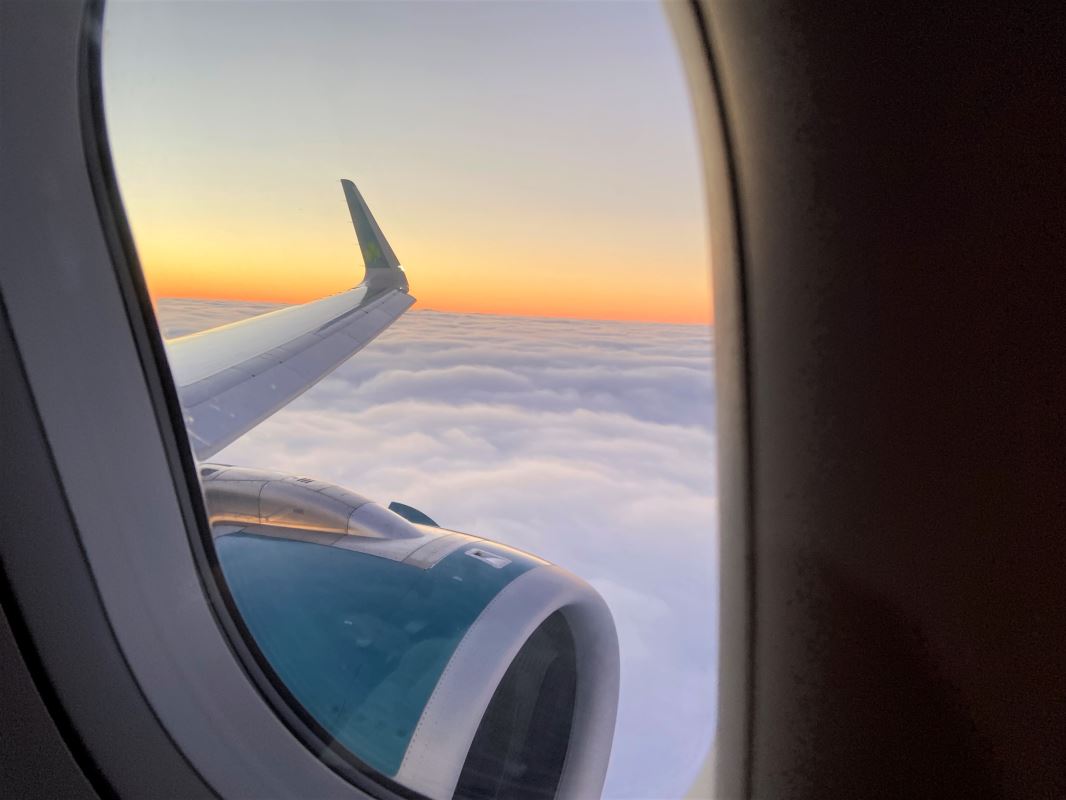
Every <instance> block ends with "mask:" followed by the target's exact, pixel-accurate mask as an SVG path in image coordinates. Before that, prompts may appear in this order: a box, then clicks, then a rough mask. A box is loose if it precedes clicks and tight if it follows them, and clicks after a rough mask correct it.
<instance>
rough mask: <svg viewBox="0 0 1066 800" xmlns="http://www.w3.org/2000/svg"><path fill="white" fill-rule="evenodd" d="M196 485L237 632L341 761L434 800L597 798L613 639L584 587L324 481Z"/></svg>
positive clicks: (230, 480)
mask: <svg viewBox="0 0 1066 800" xmlns="http://www.w3.org/2000/svg"><path fill="white" fill-rule="evenodd" d="M201 477H202V481H203V487H204V492H205V496H206V498H207V505H208V510H209V513H210V516H211V521H212V530H213V532H214V535H215V550H216V553H217V556H218V559H219V562H220V564H221V566H222V570H223V572H224V574H225V578H226V582H227V584H228V586H229V590H230V592H231V593H232V595H233V598H234V601H235V602H236V604H237V607H238V608H239V610H240V612H241V615H242V617H243V619H244V622H245V624H246V625H247V627H248V629H249V630H250V632H251V633H252V635H253V637H254V638H255V640H256V643H257V644H258V646H259V648H260V650H261V651H262V652H263V655H264V656H265V657H266V659H267V661H269V663H270V665H271V667H272V668H273V670H274V672H275V673H276V674H277V676H278V677H279V678H280V679H281V681H282V682H283V683H284V684H285V686H286V687H287V689H288V690H289V692H291V694H292V695H293V697H295V699H296V700H297V701H299V703H300V704H301V705H302V706H303V708H304V709H305V710H306V711H307V712H308V713H309V714H310V715H311V717H312V718H313V719H314V720H315V721H316V722H317V724H318V725H319V726H320V727H321V728H322V729H323V730H324V731H325V732H326V733H327V734H328V735H329V736H330V737H332V738H333V739H335V740H336V741H337V742H338V743H340V744H342V745H343V746H344V747H345V748H346V749H347V750H349V751H350V752H351V753H352V754H353V755H354V756H356V758H358V759H359V760H360V761H362V762H363V763H365V764H367V765H369V766H370V767H372V768H373V769H375V770H377V771H378V772H380V773H382V774H384V775H387V776H389V777H390V778H393V779H394V780H396V781H398V782H399V783H401V784H403V785H404V786H407V787H409V788H411V789H414V790H416V791H418V792H420V793H422V794H424V795H427V796H429V797H432V798H442V799H443V798H450V797H453V796H455V797H475V796H476V797H501V798H502V797H537V798H541V797H573V798H590V797H597V796H599V794H600V792H601V791H602V787H603V780H604V776H605V774H606V770H607V763H608V759H609V756H610V750H611V741H612V738H613V734H614V723H615V714H616V709H617V702H618V640H617V636H616V634H615V628H614V622H613V620H612V618H611V614H610V611H609V610H608V608H607V606H606V604H605V603H604V601H603V599H602V598H601V597H600V596H599V594H597V592H596V591H595V590H594V589H593V588H592V587H591V586H589V585H588V584H587V583H585V581H583V580H581V579H580V578H578V577H576V576H574V575H572V574H570V573H569V572H567V571H566V570H563V569H561V568H560V567H557V566H555V565H553V564H550V563H548V562H546V561H544V560H542V559H539V558H537V557H535V556H532V555H529V554H528V553H524V552H521V551H519V550H516V549H513V548H510V547H506V546H504V545H500V544H497V543H495V542H490V541H487V540H485V539H480V538H478V537H475V536H470V535H468V534H465V533H458V532H455V531H450V530H446V529H442V528H438V527H435V526H433V525H422V524H416V523H413V522H411V521H409V519H405V518H404V517H401V516H400V515H398V514H396V513H394V512H392V511H390V510H388V509H385V508H383V507H382V506H379V505H377V504H376V503H373V502H371V501H369V500H367V499H366V498H363V497H361V496H360V495H357V494H355V493H354V492H349V491H348V490H345V489H341V488H339V487H336V486H332V485H330V484H327V483H324V482H322V481H316V480H313V479H310V478H301V477H296V476H291V475H284V474H282V473H273V472H267V471H261V470H250V469H244V468H238V467H226V466H221V465H213V464H205V465H203V466H202V467H201ZM408 516H410V515H408Z"/></svg>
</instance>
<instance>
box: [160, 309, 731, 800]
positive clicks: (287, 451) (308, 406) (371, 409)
mask: <svg viewBox="0 0 1066 800" xmlns="http://www.w3.org/2000/svg"><path fill="white" fill-rule="evenodd" d="M268 308H270V306H268V305H267V304H261V303H256V304H249V303H230V302H223V301H192V300H162V301H160V303H159V309H158V310H159V315H160V319H161V323H162V326H163V330H164V334H165V335H167V336H176V335H181V334H183V333H189V332H192V331H194V330H200V329H203V328H206V327H211V326H212V325H217V324H221V323H223V322H229V321H233V320H235V319H239V318H242V317H245V316H248V315H250V314H256V313H262V311H264V310H267V309H268ZM711 373H712V362H711V341H710V334H709V332H708V331H707V329H705V328H702V327H695V326H678V325H653V324H647V323H617V322H593V321H577V320H556V319H530V318H516V317H495V316H484V315H460V314H444V313H437V312H432V311H415V312H411V313H409V314H407V315H406V316H404V317H402V318H401V319H400V320H399V321H398V322H397V323H396V324H395V325H394V326H393V327H392V328H390V329H389V330H388V331H386V332H385V333H384V334H383V335H382V336H381V337H380V338H379V339H377V340H376V341H375V342H373V343H372V344H371V345H370V346H369V347H368V348H367V349H366V350H364V351H363V352H362V353H360V354H359V355H358V356H356V357H355V358H354V359H352V360H351V361H349V362H348V363H347V364H345V365H343V366H342V367H341V368H339V369H338V370H337V371H336V372H335V373H334V374H333V375H331V376H330V377H329V378H327V379H326V380H324V381H322V383H320V384H319V385H318V386H316V387H315V388H313V389H312V390H311V391H309V392H308V393H307V394H305V395H303V396H302V397H300V398H299V399H297V400H296V401H294V402H293V403H292V404H291V405H290V406H288V407H287V408H285V409H284V410H282V411H281V412H279V413H278V414H276V415H275V416H274V417H272V418H271V419H269V420H267V421H266V422H264V423H263V424H262V425H260V426H259V427H258V428H256V429H255V430H253V431H252V432H250V433H249V434H247V435H246V436H245V437H243V438H242V439H240V440H239V441H237V442H236V443H234V444H233V445H231V446H230V447H229V448H227V449H226V450H224V451H223V452H222V453H220V454H219V455H218V456H216V457H215V459H214V460H217V461H221V462H226V463H234V464H243V465H248V466H257V467H265V468H275V469H280V470H284V471H288V472H297V473H302V474H307V475H313V476H315V477H320V478H323V479H325V480H328V481H332V482H335V483H338V484H340V485H343V486H347V487H349V488H351V489H354V490H355V491H358V492H359V493H361V494H364V495H367V496H369V497H372V498H375V499H377V500H379V501H381V502H384V503H388V502H389V501H391V500H400V501H402V502H405V503H408V504H409V505H413V506H415V507H417V508H419V509H421V510H422V511H425V512H426V513H427V514H429V515H430V516H431V517H433V518H434V519H436V520H437V521H438V522H440V524H441V525H443V526H445V527H449V528H454V529H456V530H464V531H469V532H471V533H476V534H478V535H480V536H484V537H486V538H489V539H496V540H498V541H501V542H504V543H506V544H510V545H513V546H516V547H519V548H522V549H524V550H528V551H530V552H532V553H535V554H537V555H540V556H542V557H544V558H547V559H549V560H551V561H554V562H556V563H558V564H560V565H561V566H563V567H566V568H567V569H570V570H571V571H573V572H575V573H576V574H578V575H580V576H582V577H583V578H585V579H586V580H588V581H589V582H590V583H591V584H592V585H593V586H595V587H596V588H597V589H598V590H599V591H600V593H601V594H602V595H603V597H604V598H605V599H606V601H607V603H608V605H609V606H610V607H611V610H612V612H613V614H614V617H615V621H616V624H617V626H618V633H619V639H620V643H621V656H622V693H621V700H620V707H619V718H618V727H617V731H616V734H615V745H614V750H613V753H612V757H611V766H610V770H609V773H608V778H607V786H606V790H605V796H606V797H611V798H667V797H678V796H681V795H683V794H684V792H685V791H686V790H687V789H688V787H689V786H690V785H691V782H692V780H693V779H694V777H695V775H696V772H697V770H698V769H699V767H700V765H701V763H702V761H703V759H704V757H705V755H706V753H707V751H708V749H709V747H710V745H711V737H712V734H713V728H714V721H715V719H714V714H715V712H714V708H715V703H716V695H715V693H716V674H715V671H716V658H717V569H718V565H717V549H718V548H717V522H716V503H717V497H716V480H717V476H716V471H715V464H714V447H715V432H714V422H713V420H714V388H713V383H712V379H711Z"/></svg>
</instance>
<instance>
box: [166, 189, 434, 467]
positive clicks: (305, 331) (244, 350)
mask: <svg viewBox="0 0 1066 800" xmlns="http://www.w3.org/2000/svg"><path fill="white" fill-rule="evenodd" d="M341 184H342V186H343V188H344V195H345V199H346V200H347V202H348V210H349V211H350V213H351V216H352V224H353V225H354V227H355V231H356V236H357V237H358V240H359V247H360V250H361V251H362V253H363V256H364V262H365V266H366V274H365V276H364V278H363V282H362V283H360V284H359V285H358V286H356V287H355V288H353V289H349V290H348V291H345V292H341V293H339V294H335V295H332V296H330V297H324V298H322V299H320V300H314V301H312V302H310V303H305V304H304V305H300V306H290V307H288V308H282V309H279V310H278V311H272V312H270V313H268V314H262V315H260V316H258V317H252V318H251V319H247V320H242V321H240V322H235V323H233V324H231V325H223V326H221V327H218V328H213V329H211V330H209V331H203V332H201V333H194V334H192V335H190V336H182V337H180V338H178V339H171V340H169V341H167V343H166V345H167V355H168V357H169V360H170V367H171V372H172V373H173V374H174V379H175V382H176V383H177V385H178V394H179V396H180V398H181V403H182V407H183V409H184V413H185V423H186V426H187V428H188V431H189V438H190V440H191V442H192V446H193V450H194V452H195V453H196V456H197V458H199V459H201V460H203V459H206V458H209V457H210V456H212V455H214V454H215V453H217V452H218V451H219V450H221V449H222V448H223V447H225V446H226V445H228V444H230V443H231V442H233V441H234V440H236V439H237V438H238V437H240V436H241V435H242V434H244V433H247V432H248V431H249V430H251V429H252V428H254V427H255V426H256V425H258V424H259V423H260V422H262V421H263V420H264V419H266V418H267V417H269V416H270V415H271V414H273V413H274V412H275V411H277V410H278V409H280V408H282V407H283V406H285V405H287V404H288V403H289V402H291V401H292V400H294V399H295V398H296V397H299V396H300V395H301V394H303V393H304V392H305V391H307V390H308V389H310V388H311V387H312V386H314V385H315V384H316V383H318V382H319V381H320V380H322V378H324V377H326V376H327V375H328V374H329V373H330V372H332V371H333V370H334V369H336V368H337V367H338V366H340V365H341V364H343V363H344V362H345V361H347V360H348V359H349V358H351V356H353V355H354V354H355V353H357V352H359V351H360V350H361V349H362V348H363V347H365V346H366V345H367V344H368V343H369V342H371V341H372V340H373V339H374V338H375V337H376V336H377V335H378V334H380V333H381V332H382V331H383V330H385V329H386V328H387V327H389V325H391V324H392V323H393V322H395V321H396V319H397V318H398V317H399V316H400V315H401V314H403V312H404V311H406V310H407V309H408V308H410V307H411V305H412V304H413V303H414V302H415V301H414V298H413V297H411V296H410V294H408V285H407V278H406V276H405V275H404V272H403V268H402V267H400V265H399V262H398V261H397V259H396V256H395V255H394V253H393V251H392V248H391V247H389V244H388V242H387V241H385V237H384V236H383V235H382V234H381V229H380V228H379V227H378V225H377V223H376V222H375V221H374V218H373V216H372V215H371V213H370V209H369V208H368V207H367V205H366V202H365V201H364V200H363V198H362V196H361V195H360V194H359V191H358V189H356V188H355V184H353V183H352V182H351V181H348V180H344V181H341Z"/></svg>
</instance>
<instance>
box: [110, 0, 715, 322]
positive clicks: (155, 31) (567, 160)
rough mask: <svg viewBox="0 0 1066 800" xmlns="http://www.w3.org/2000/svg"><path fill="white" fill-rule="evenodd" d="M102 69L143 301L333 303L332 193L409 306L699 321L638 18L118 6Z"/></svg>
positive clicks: (656, 89) (650, 42) (676, 71)
mask: <svg viewBox="0 0 1066 800" xmlns="http://www.w3.org/2000/svg"><path fill="white" fill-rule="evenodd" d="M103 54H104V71H105V75H104V78H105V80H104V88H105V100H106V106H107V116H108V126H109V129H110V135H111V138H112V144H113V150H114V153H115V158H116V163H117V167H118V171H119V178H120V185H121V189H122V193H123V197H124V199H125V201H126V204H127V207H128V210H129V214H130V218H131V221H132V223H133V228H134V233H135V236H136V239H137V244H138V247H139V250H140V252H141V257H142V261H143V263H144V266H145V271H146V273H147V277H148V280H149V285H150V287H151V288H152V290H153V293H154V294H155V295H156V296H174V295H186V296H200V297H212V296H213V297H231V298H242V299H266V300H278V301H286V302H297V301H304V300H307V299H310V298H312V297H314V296H318V295H321V294H323V293H325V292H328V291H336V290H338V289H342V288H346V287H347V286H349V285H351V283H352V282H353V279H352V278H353V274H355V273H358V271H359V262H358V253H357V251H356V250H355V248H354V242H353V239H352V233H351V228H350V225H349V223H348V221H347V214H346V209H345V207H344V204H343V198H342V196H341V192H340V188H339V186H338V185H337V180H338V179H339V178H341V177H351V178H352V179H354V180H355V181H356V182H357V183H358V184H359V186H360V188H361V189H362V191H363V193H364V195H365V196H366V198H367V200H368V202H369V203H370V206H371V208H372V209H373V211H374V213H375V215H376V216H377V217H378V221H379V223H380V224H381V226H382V228H383V230H384V231H385V233H386V235H387V236H388V238H389V239H390V241H391V242H392V244H393V247H394V249H395V250H396V252H397V254H398V255H399V257H400V259H401V261H402V262H403V263H404V265H405V266H406V267H407V269H408V271H409V273H410V274H411V276H412V285H413V287H414V290H415V294H416V296H418V297H419V299H420V301H421V307H426V308H442V309H450V310H472V311H493V312H505V313H522V314H535V315H548V316H551V315H563V316H587V317H600V318H611V317H621V318H629V319H661V320H671V321H707V320H709V319H710V314H711V311H710V299H709V277H708V263H709V255H708V246H707V245H708V234H707V230H706V226H705V218H704V198H703V187H702V184H701V180H700V170H699V167H698V163H699V162H698V155H697V150H696V142H695V134H694V131H693V123H692V119H691V110H690V107H689V100H688V96H687V89H686V86H685V83H684V77H683V73H682V71H681V65H680V62H679V59H678V57H677V54H676V49H675V45H674V42H673V39H672V34H671V32H670V30H669V28H668V25H667V23H666V21H665V18H664V15H663V12H662V10H661V8H660V7H659V5H658V4H656V3H648V2H626V3H616V2H585V3H572V2H542V3H528V2H526V3H505V2H435V3H427V2H396V3H385V2H332V3H320V2H298V3H297V2H280V3H260V4H255V3H245V2H176V3H175V2H170V3H166V2H162V3H131V2H121V1H120V2H111V3H109V4H108V11H107V15H106V19H105V40H104V49H103Z"/></svg>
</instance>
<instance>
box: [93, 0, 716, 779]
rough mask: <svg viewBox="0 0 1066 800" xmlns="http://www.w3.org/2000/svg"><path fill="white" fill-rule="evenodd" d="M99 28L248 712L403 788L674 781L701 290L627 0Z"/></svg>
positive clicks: (700, 602)
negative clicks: (257, 694)
mask: <svg viewBox="0 0 1066 800" xmlns="http://www.w3.org/2000/svg"><path fill="white" fill-rule="evenodd" d="M102 58H103V65H102V68H103V91H104V101H105V108H106V118H107V127H108V136H109V140H110V145H111V149H112V155H113V159H114V162H115V168H116V171H117V175H118V180H119V187H120V190H121V195H122V200H123V203H124V206H125V211H126V214H127V216H128V219H129V222H130V225H131V228H132V231H133V234H134V239H135V243H136V247H137V251H138V255H139V259H140V262H141V267H142V269H143V272H144V277H145V280H146V282H147V286H148V288H149V291H150V294H151V297H152V301H153V304H154V306H155V309H156V314H157V319H158V322H159V326H160V330H161V332H162V334H163V336H164V338H165V340H166V349H167V355H168V359H169V362H170V367H171V373H172V378H173V383H174V386H175V389H176V391H177V394H178V397H179V399H180V401H181V406H182V409H183V413H184V417H185V423H186V431H187V438H188V445H189V447H190V448H191V449H192V452H193V454H194V455H195V457H196V461H197V464H198V470H199V475H198V478H199V482H200V487H201V489H202V493H203V498H204V503H205V506H204V507H205V508H206V512H207V517H208V523H209V528H210V530H209V531H205V532H204V541H203V542H202V543H201V545H202V546H203V547H204V548H207V552H209V554H210V558H211V559H213V560H214V561H215V562H216V563H217V566H218V568H219V574H220V575H221V576H222V578H223V584H222V585H221V589H222V591H223V592H224V593H225V596H226V597H227V598H228V600H229V602H230V605H229V608H230V610H235V611H236V612H237V614H239V619H240V623H239V627H240V634H241V635H245V636H248V637H250V643H251V646H252V647H253V650H254V653H255V656H256V657H255V659H254V660H252V661H250V662H249V663H248V664H247V665H246V668H247V669H248V671H249V674H250V675H251V676H252V677H253V679H255V680H266V681H270V682H271V685H272V686H274V687H275V688H276V689H277V691H278V692H279V693H280V694H281V695H282V697H283V700H284V704H285V709H282V708H281V707H280V706H279V708H278V713H279V715H282V718H283V719H286V720H289V719H290V718H292V719H295V720H296V721H297V722H294V723H293V724H294V725H295V724H297V723H299V724H300V725H303V726H305V727H306V730H308V731H310V735H311V736H313V737H317V740H318V741H319V742H321V743H323V744H325V745H327V746H328V747H329V748H331V749H332V750H333V751H335V752H337V753H339V754H340V755H341V756H342V757H343V759H344V760H345V763H348V764H350V765H352V768H353V769H357V770H359V771H360V774H364V775H369V776H371V777H372V778H373V779H374V780H377V781H380V782H381V783H382V784H384V785H386V786H392V787H394V788H395V787H404V789H407V790H412V791H414V792H416V793H419V794H422V795H425V796H429V797H434V798H443V797H452V796H455V797H464V798H549V797H556V796H560V797H562V796H565V797H590V796H599V795H602V796H604V797H609V798H649V797H656V798H667V797H685V796H694V795H693V794H692V792H694V791H698V790H697V789H693V787H694V786H700V785H702V784H700V783H699V781H700V780H701V778H705V777H706V774H707V771H708V770H709V769H710V766H709V763H710V762H709V757H710V756H709V754H710V751H711V748H712V744H713V736H714V726H715V707H716V659H717V625H718V622H717V568H718V567H717V563H718V561H717V553H718V546H717V521H716V481H717V475H716V466H715V461H714V448H715V441H716V434H715V427H714V402H715V393H714V386H713V381H712V371H713V358H712V344H713V342H712V339H713V335H712V331H713V319H712V311H711V287H710V285H709V281H710V276H709V232H708V231H707V229H706V216H707V215H706V208H705V199H704V196H703V191H704V190H703V184H702V178H701V175H702V171H701V168H700V164H699V155H698V150H697V143H696V135H695V126H694V122H693V118H692V111H691V108H690V104H689V98H688V91H687V87H686V84H685V79H684V74H683V71H682V66H681V63H680V58H679V55H678V52H677V46H676V44H675V42H674V39H673V36H672V33H671V30H670V27H669V25H668V23H667V21H666V19H665V17H664V14H663V10H662V8H661V7H660V6H659V5H658V4H654V3H645V2H638V3H618V4H613V3H602V4H601V3H576V2H575V3H565V2H564V3H550V4H532V3H530V4H511V3H491V4H490V3H484V4H481V3H458V2H455V3H448V2H445V3H417V2H412V3H386V2H359V3H355V2H352V3H303V2H299V3H297V2H289V3H286V2H282V3H271V4H262V5H254V6H252V5H248V4H237V3H195V4H194V3H186V2H158V3H140V2H136V3H135V2H111V3H109V4H108V6H107V10H106V14H105V17H104V38H103V44H102ZM208 578H209V579H210V576H208ZM222 613H223V614H225V613H228V612H227V611H226V610H224V609H223V610H222ZM286 709H287V710H286Z"/></svg>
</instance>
